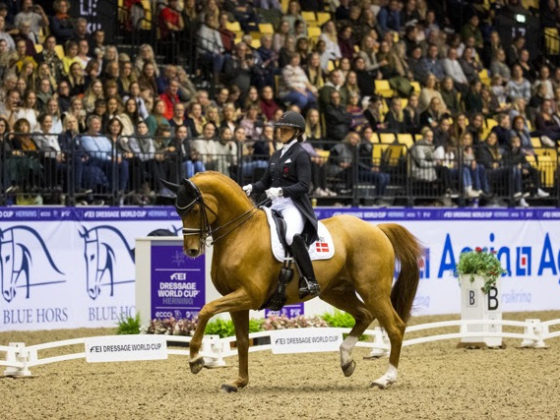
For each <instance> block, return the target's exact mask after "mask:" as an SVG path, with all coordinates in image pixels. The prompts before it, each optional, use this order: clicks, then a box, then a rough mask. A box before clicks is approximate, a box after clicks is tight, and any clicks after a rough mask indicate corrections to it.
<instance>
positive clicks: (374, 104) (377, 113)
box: [364, 95, 386, 131]
mask: <svg viewBox="0 0 560 420" xmlns="http://www.w3.org/2000/svg"><path fill="white" fill-rule="evenodd" d="M382 108H383V103H382V100H381V97H380V96H376V95H374V96H372V97H371V98H369V102H368V105H367V108H366V110H365V111H364V116H365V117H366V119H367V120H368V123H369V126H370V127H372V129H373V130H374V131H377V130H384V129H385V128H386V125H385V124H384V123H383V113H382V112H381V109H382Z"/></svg>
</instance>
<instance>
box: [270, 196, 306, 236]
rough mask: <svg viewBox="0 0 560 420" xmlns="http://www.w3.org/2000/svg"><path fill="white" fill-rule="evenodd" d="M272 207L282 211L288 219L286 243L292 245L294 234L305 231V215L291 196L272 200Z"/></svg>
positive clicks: (285, 218) (286, 219) (283, 215)
mask: <svg viewBox="0 0 560 420" xmlns="http://www.w3.org/2000/svg"><path fill="white" fill-rule="evenodd" d="M270 208H271V209H272V210H276V211H278V212H280V213H281V214H282V217H284V220H285V221H286V243H287V244H288V245H292V242H293V241H294V236H295V235H299V234H300V233H301V232H303V228H304V226H305V221H304V220H303V216H302V215H301V213H300V212H299V210H298V209H297V207H296V206H295V205H294V202H293V201H292V199H291V198H289V197H279V198H276V199H274V200H272V206H270Z"/></svg>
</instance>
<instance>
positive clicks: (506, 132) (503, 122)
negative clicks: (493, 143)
mask: <svg viewBox="0 0 560 420" xmlns="http://www.w3.org/2000/svg"><path fill="white" fill-rule="evenodd" d="M492 132H493V133H496V137H498V146H499V147H500V148H501V149H502V150H505V149H507V148H509V146H510V140H511V122H510V119H509V115H508V114H506V113H503V114H499V115H498V125H497V126H495V127H493V128H492Z"/></svg>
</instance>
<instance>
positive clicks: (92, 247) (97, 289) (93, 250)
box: [80, 227, 102, 299]
mask: <svg viewBox="0 0 560 420" xmlns="http://www.w3.org/2000/svg"><path fill="white" fill-rule="evenodd" d="M80 237H82V238H83V240H84V259H85V260H86V289H87V293H88V295H89V297H91V298H92V299H96V298H97V297H98V296H99V294H100V293H101V274H102V272H101V271H100V270H99V241H98V237H97V230H94V229H92V230H87V229H86V228H85V227H84V228H83V230H82V231H81V232H80Z"/></svg>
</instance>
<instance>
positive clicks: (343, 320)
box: [321, 310, 356, 328]
mask: <svg viewBox="0 0 560 420" xmlns="http://www.w3.org/2000/svg"><path fill="white" fill-rule="evenodd" d="M321 318H323V319H324V320H325V321H326V322H327V324H329V327H335V328H352V327H353V326H354V324H355V323H356V321H355V320H354V317H353V316H352V315H350V314H349V313H346V312H342V311H339V310H335V311H334V313H331V312H325V313H324V314H323V315H321Z"/></svg>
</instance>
